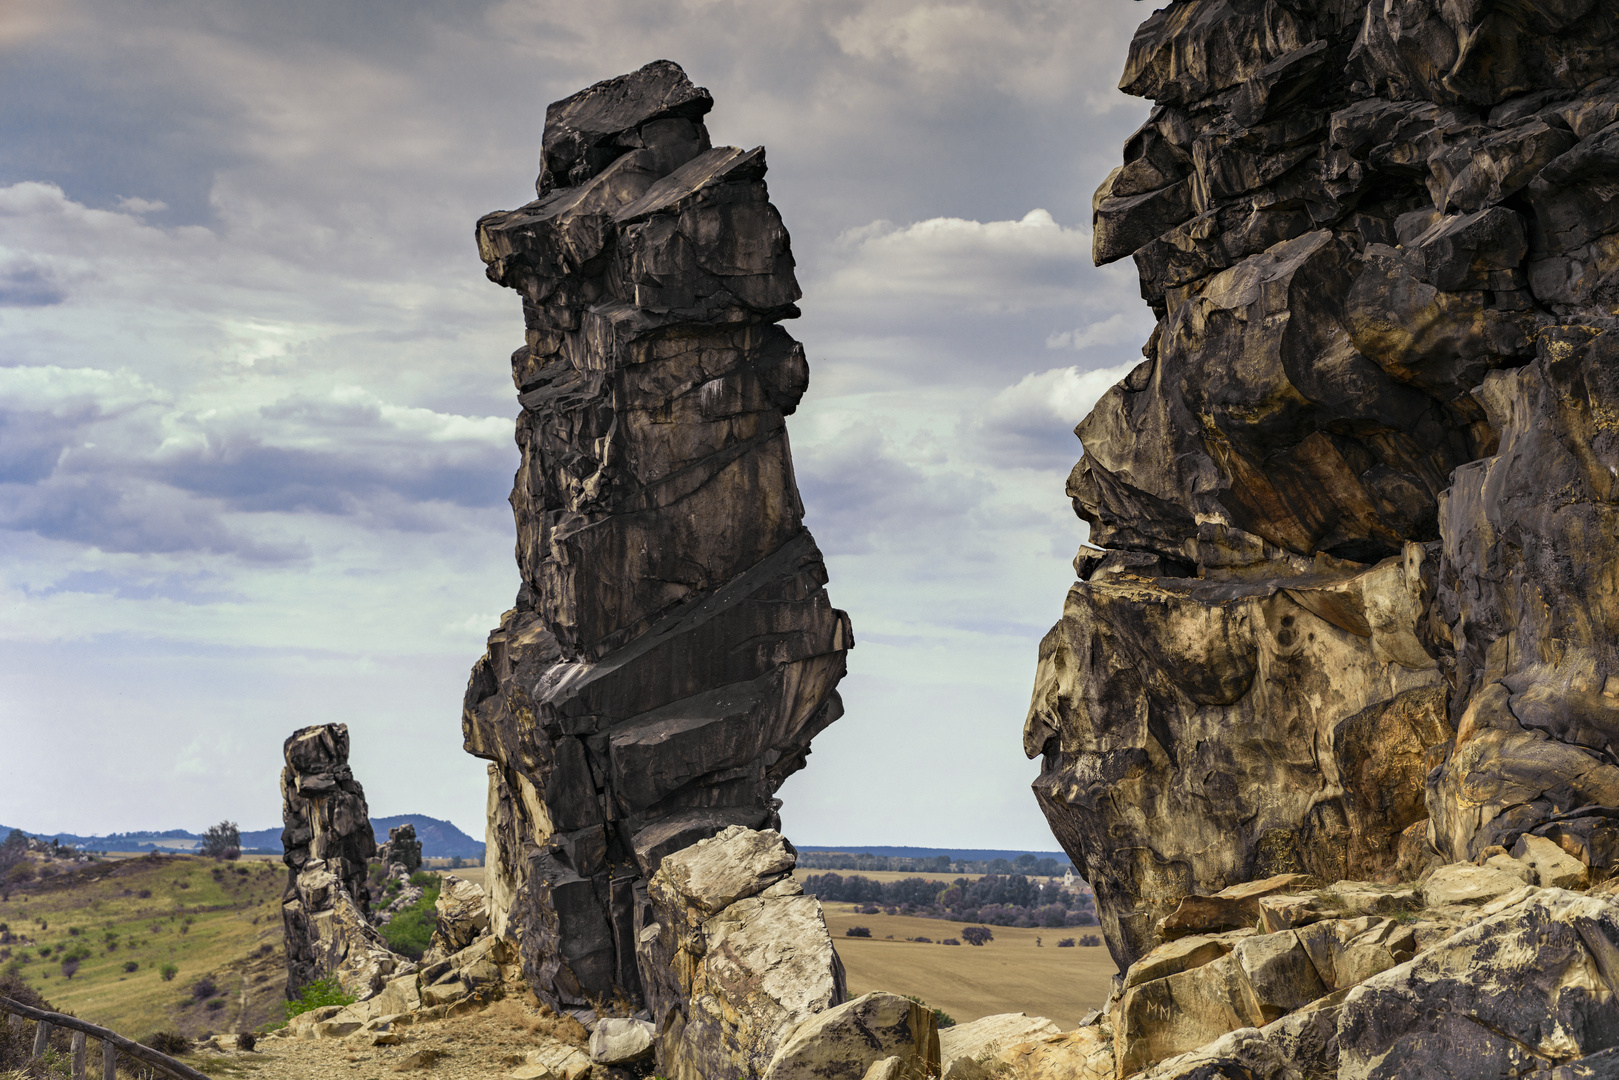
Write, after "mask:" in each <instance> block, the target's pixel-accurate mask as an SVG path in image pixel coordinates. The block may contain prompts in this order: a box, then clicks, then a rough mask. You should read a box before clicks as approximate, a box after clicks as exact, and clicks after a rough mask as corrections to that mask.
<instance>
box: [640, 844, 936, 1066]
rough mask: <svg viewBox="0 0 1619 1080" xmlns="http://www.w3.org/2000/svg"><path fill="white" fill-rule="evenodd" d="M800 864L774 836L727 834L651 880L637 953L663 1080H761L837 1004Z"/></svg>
mask: <svg viewBox="0 0 1619 1080" xmlns="http://www.w3.org/2000/svg"><path fill="white" fill-rule="evenodd" d="M797 861H798V859H797V853H796V852H795V851H794V850H793V847H792V845H791V844H789V843H787V841H786V840H784V839H782V837H781V834H780V833H777V832H775V831H773V830H765V831H763V832H756V831H754V830H752V829H747V828H744V827H742V826H740V825H734V826H732V827H730V828H728V829H726V830H725V831H724V832H722V833H720V834H719V835H717V836H714V837H711V838H709V839H707V840H700V841H698V842H697V843H696V844H693V845H692V846H691V847H688V848H685V849H683V850H681V851H678V852H675V853H673V854H671V855H669V856H667V857H665V858H664V860H663V862H662V863H661V865H660V866H659V867H658V871H657V873H655V874H654V875H653V877H652V880H651V883H650V887H649V889H648V893H649V899H650V902H651V909H652V916H653V918H652V920H651V921H649V922H648V923H647V924H646V926H645V927H644V928H643V929H642V930H641V933H640V935H639V938H638V946H639V947H638V954H639V959H640V964H641V977H642V980H643V985H644V986H645V988H646V997H647V1006H648V1008H649V1009H650V1011H651V1015H652V1022H653V1025H654V1029H655V1031H656V1033H657V1040H658V1068H659V1073H660V1074H661V1075H663V1076H667V1077H668V1078H669V1080H704V1078H705V1077H710V1076H731V1077H744V1078H753V1077H761V1076H765V1075H766V1074H767V1070H769V1069H770V1068H771V1066H772V1062H773V1060H774V1059H775V1057H776V1055H777V1052H778V1051H779V1050H780V1049H781V1048H782V1046H783V1045H784V1042H785V1041H786V1040H787V1039H788V1037H789V1035H790V1034H791V1033H792V1032H793V1031H794V1030H795V1029H796V1026H798V1025H802V1024H804V1023H805V1022H808V1021H810V1020H812V1019H813V1018H815V1017H816V1016H817V1015H818V1014H821V1013H824V1012H825V1011H826V1010H828V1009H832V1008H834V1007H836V1006H839V1005H841V1004H843V1001H844V998H845V997H846V996H847V989H846V987H845V983H844V974H843V963H842V961H840V960H839V959H838V954H837V950H836V949H834V948H833V946H832V939H831V937H829V936H828V934H827V929H826V920H825V918H824V917H823V916H822V914H821V903H820V901H819V900H817V899H815V898H814V897H813V896H806V895H804V890H803V888H802V887H801V886H800V885H798V884H797V883H796V882H794V881H793V879H792V873H793V867H794V866H795V865H797ZM879 1056H884V1055H879ZM936 1059H937V1053H935V1060H936ZM873 1060H875V1059H873ZM866 1064H868V1065H869V1064H870V1062H869V1061H868V1062H867V1063H866ZM864 1071H865V1070H864V1067H862V1068H861V1069H860V1071H859V1072H858V1073H855V1074H854V1075H860V1074H863V1073H864Z"/></svg>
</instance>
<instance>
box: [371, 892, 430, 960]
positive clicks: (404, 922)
mask: <svg viewBox="0 0 1619 1080" xmlns="http://www.w3.org/2000/svg"><path fill="white" fill-rule="evenodd" d="M417 876H422V877H426V878H427V879H428V884H427V885H426V886H424V887H423V891H422V895H421V896H420V897H418V898H417V900H416V902H415V903H414V904H411V905H410V906H409V907H407V908H405V910H403V911H401V912H399V913H398V914H396V915H395V916H394V917H393V918H391V919H389V920H388V921H387V922H385V923H383V924H382V925H381V926H380V927H378V928H377V932H378V933H380V934H381V935H382V940H384V941H386V942H387V943H388V948H390V949H392V950H393V951H394V952H396V953H399V954H401V955H403V956H408V957H410V958H411V959H412V960H420V959H421V958H422V953H424V952H426V951H427V945H428V943H429V942H430V941H432V940H433V928H434V926H436V925H437V924H438V914H437V912H435V911H434V905H435V904H437V903H438V893H439V890H438V878H437V877H435V876H433V875H432V874H422V875H418V874H412V875H411V879H412V880H415V878H416V877H417Z"/></svg>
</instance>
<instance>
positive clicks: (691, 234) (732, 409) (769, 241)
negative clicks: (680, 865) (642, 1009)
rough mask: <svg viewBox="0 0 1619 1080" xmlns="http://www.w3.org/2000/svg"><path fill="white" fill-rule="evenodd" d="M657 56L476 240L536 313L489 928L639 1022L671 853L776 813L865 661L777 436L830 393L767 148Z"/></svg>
mask: <svg viewBox="0 0 1619 1080" xmlns="http://www.w3.org/2000/svg"><path fill="white" fill-rule="evenodd" d="M712 105H713V101H712V98H711V97H710V96H709V94H708V92H707V91H706V90H703V89H701V88H700V87H696V86H693V85H692V84H691V82H690V81H689V80H687V78H686V76H685V73H684V72H682V71H681V69H680V68H679V67H678V66H676V65H675V64H672V63H669V62H667V61H659V62H657V63H653V64H649V65H647V66H646V67H644V68H642V69H641V70H640V71H637V72H634V73H633V74H630V75H626V76H622V77H620V78H617V79H611V80H608V81H606V82H603V83H598V84H597V85H595V86H592V87H590V88H589V89H587V90H584V91H581V92H580V93H578V94H575V95H573V96H572V97H569V98H566V99H564V100H563V101H559V102H557V103H556V104H554V105H552V106H551V107H550V108H549V109H548V110H547V111H546V125H545V134H544V137H543V140H542V149H541V169H540V176H539V181H538V184H537V188H538V193H539V196H540V197H539V199H538V200H537V201H535V202H532V203H529V204H528V205H526V206H524V207H522V208H520V209H518V210H512V211H506V212H499V213H493V214H489V215H487V216H485V217H484V218H483V219H482V220H480V221H479V223H478V246H479V252H480V254H481V255H482V257H483V259H484V261H485V262H486V263H487V264H488V274H489V277H490V278H491V280H493V281H495V282H497V283H499V284H501V285H505V286H507V287H508V288H511V289H514V290H516V291H517V292H519V293H520V294H521V295H522V301H523V304H522V306H523V318H524V324H525V326H526V328H527V341H526V344H525V345H524V346H523V347H522V348H520V349H518V350H517V352H516V353H514V354H513V356H512V375H513V379H514V381H515V382H516V384H517V389H518V401H519V402H520V403H521V404H522V407H523V411H522V414H521V416H520V417H519V419H518V422H517V442H518V446H519V447H520V448H521V450H522V465H521V467H520V469H519V471H518V473H517V478H516V483H515V486H514V488H513V491H512V499H511V501H512V508H513V511H514V513H515V515H516V521H517V561H518V565H519V568H520V570H521V573H522V580H523V584H522V588H521V590H520V591H519V593H518V597H517V603H516V606H515V607H514V608H513V609H512V610H511V611H509V612H507V613H506V614H505V616H503V618H502V619H501V625H500V628H499V629H497V630H496V631H495V632H494V633H492V634H491V635H490V638H489V649H488V652H487V653H486V654H485V656H484V657H483V659H482V660H480V661H479V662H478V664H477V665H476V667H475V668H474V669H473V673H472V678H471V680H470V683H469V685H468V688H467V696H466V704H465V710H464V714H463V730H464V733H465V737H466V748H467V750H468V752H470V753H472V754H475V755H477V756H479V757H483V758H486V759H488V760H489V762H490V763H491V764H490V767H489V783H490V793H489V830H488V856H487V866H488V873H487V883H488V888H489V894H490V918H491V924H492V927H493V931H494V933H495V935H496V936H497V937H499V938H500V939H501V940H502V941H506V942H511V943H515V944H518V945H519V948H520V951H521V956H522V964H523V969H524V972H525V974H526V977H527V979H528V982H529V985H530V986H531V987H532V988H533V989H534V991H535V992H536V993H537V994H538V995H539V996H540V997H541V998H543V999H544V1000H545V1001H546V1002H547V1003H549V1004H550V1005H552V1006H553V1007H557V1008H565V1007H580V1006H589V1007H595V1006H600V1007H602V1008H604V1009H607V1008H623V1007H631V1008H633V1007H634V1006H636V1005H637V1004H638V1003H639V1002H640V1001H641V1000H642V988H641V975H640V973H638V971H637V968H636V949H635V942H636V935H637V933H638V932H639V931H640V930H641V928H642V927H643V926H644V925H645V922H646V915H645V908H646V901H645V899H644V897H645V882H646V879H647V878H649V877H650V876H651V875H652V874H653V873H655V872H656V871H657V869H658V866H659V864H660V862H661V860H662V859H663V857H664V856H666V855H668V854H669V853H670V852H673V851H677V850H679V849H681V848H685V847H687V846H689V845H691V844H692V843H694V842H696V841H698V840H701V839H703V838H705V837H708V836H712V835H714V834H715V833H718V832H720V831H721V830H723V829H725V828H727V827H728V826H732V825H743V826H747V827H749V828H772V827H775V826H776V825H777V824H778V819H777V815H776V809H777V805H778V804H777V803H776V802H775V800H774V798H773V796H774V793H775V791H776V789H777V788H778V787H779V786H780V785H781V783H782V781H783V780H785V779H786V777H787V776H788V775H790V774H791V773H792V772H794V771H795V770H797V769H798V768H800V767H802V765H803V763H804V758H805V755H806V754H807V753H808V752H809V743H810V739H811V738H812V737H813V736H814V735H815V734H816V733H818V732H819V731H821V730H822V729H823V728H825V727H826V726H827V725H828V724H830V723H831V722H832V721H833V720H835V719H837V717H838V716H839V715H840V713H841V704H840V702H839V699H838V696H837V693H836V691H835V689H834V687H835V686H836V684H837V682H838V680H839V679H840V678H841V677H842V675H843V673H844V668H845V665H844V653H845V652H846V650H848V649H849V648H850V647H851V646H852V645H853V637H852V634H851V632H850V627H849V622H848V618H847V616H845V615H844V614H843V613H842V612H840V611H837V610H835V609H833V608H832V607H831V605H830V603H829V602H828V600H827V596H826V592H825V589H824V588H823V586H824V584H825V582H826V570H825V567H824V565H823V563H822V561H821V556H820V553H819V551H818V550H817V549H816V547H815V543H814V541H813V539H811V537H810V535H809V533H808V532H807V531H806V530H805V529H804V527H803V524H802V516H803V508H802V506H801V504H800V501H799V497H798V492H797V488H796V485H795V483H794V480H793V473H792V461H791V456H790V454H789V451H788V445H787V432H786V427H785V424H784V421H783V417H784V416H786V415H788V414H790V413H791V412H792V411H793V409H794V407H795V406H796V405H797V403H798V400H799V398H800V397H801V396H802V394H803V393H804V390H805V388H806V386H807V383H808V367H807V365H806V363H805V360H804V352H803V349H802V347H801V346H800V345H799V344H798V343H797V342H795V341H794V340H793V339H792V338H791V337H790V336H789V335H788V334H787V333H786V332H785V331H784V330H782V329H781V328H780V327H779V326H777V325H776V324H777V322H778V321H779V320H781V319H785V318H791V317H793V316H795V315H796V314H797V308H796V307H794V301H796V300H797V299H798V296H799V290H798V286H797V283H796V281H795V280H794V277H793V259H792V255H791V252H790V251H789V249H788V237H787V231H786V229H785V228H784V227H783V226H782V223H781V219H780V216H779V215H778V214H777V212H776V209H775V207H773V206H772V205H771V204H770V202H769V198H768V193H767V191H766V188H765V184H764V174H765V158H764V150H763V149H762V148H761V149H755V150H750V151H743V150H739V149H737V148H735V147H711V146H710V144H709V139H708V134H707V131H706V129H705V128H704V126H703V122H702V118H703V116H704V115H705V114H707V112H708V111H709V109H710V108H711V107H712Z"/></svg>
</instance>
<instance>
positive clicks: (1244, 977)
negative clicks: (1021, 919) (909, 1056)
mask: <svg viewBox="0 0 1619 1080" xmlns="http://www.w3.org/2000/svg"><path fill="white" fill-rule="evenodd" d="M1584 884H1585V871H1584V868H1583V867H1582V866H1581V864H1580V863H1579V862H1578V860H1575V859H1573V858H1572V857H1570V856H1569V855H1568V854H1567V853H1565V852H1563V851H1562V850H1561V849H1560V848H1558V847H1557V846H1556V845H1554V844H1552V843H1551V842H1550V841H1547V840H1544V839H1541V838H1539V837H1528V838H1526V842H1525V843H1524V844H1523V845H1522V846H1521V847H1520V850H1519V853H1518V854H1517V855H1510V854H1507V853H1505V852H1501V851H1492V852H1491V853H1490V854H1489V855H1488V856H1486V857H1485V858H1481V859H1480V860H1479V861H1478V863H1476V864H1475V863H1453V864H1447V865H1445V866H1442V867H1438V868H1435V869H1434V870H1433V871H1432V872H1431V873H1430V874H1429V875H1428V876H1427V877H1426V879H1425V880H1424V881H1423V882H1422V883H1421V884H1420V885H1419V886H1416V887H1412V886H1410V885H1378V884H1374V883H1369V882H1355V881H1340V882H1337V883H1335V884H1333V885H1332V886H1330V887H1324V886H1321V885H1320V884H1319V883H1317V882H1316V881H1315V880H1314V879H1312V878H1309V877H1307V876H1304V875H1299V874H1282V875H1277V876H1275V877H1273V878H1270V879H1266V880H1262V881H1254V882H1245V883H1242V884H1239V885H1236V886H1232V887H1229V888H1227V889H1223V890H1221V891H1220V892H1218V893H1215V894H1212V895H1207V896H1200V895H1192V896H1188V897H1186V898H1184V899H1183V900H1182V901H1181V902H1180V903H1179V904H1178V905H1177V906H1176V908H1175V910H1174V911H1172V912H1171V913H1170V914H1169V915H1168V916H1165V918H1164V919H1162V920H1160V924H1159V927H1158V930H1159V933H1160V935H1161V936H1162V937H1164V938H1165V939H1166V940H1165V941H1164V943H1163V944H1161V945H1159V946H1157V947H1156V948H1154V949H1153V950H1152V951H1150V952H1148V953H1147V954H1146V955H1145V956H1143V957H1142V958H1141V959H1139V960H1137V961H1136V962H1135V963H1134V964H1132V965H1131V966H1130V967H1129V969H1128V970H1127V971H1126V973H1125V975H1124V976H1123V978H1122V979H1121V980H1120V989H1119V991H1118V992H1117V993H1116V994H1115V995H1114V997H1113V998H1112V999H1110V1001H1109V1002H1108V1004H1107V1006H1106V1008H1105V1009H1104V1010H1102V1011H1099V1012H1096V1013H1093V1014H1092V1015H1091V1016H1090V1017H1089V1018H1088V1020H1087V1023H1086V1024H1085V1025H1084V1026H1082V1027H1081V1028H1080V1029H1078V1030H1077V1031H1072V1032H1057V1031H1056V1030H1055V1027H1054V1025H1051V1024H1050V1022H1049V1021H1044V1020H1042V1019H1041V1018H1038V1017H1036V1018H1029V1017H1023V1016H1021V1015H1018V1016H1006V1017H987V1018H985V1019H983V1020H979V1021H975V1022H974V1023H972V1024H964V1025H961V1026H960V1030H959V1031H956V1030H954V1029H952V1031H950V1032H948V1033H946V1035H945V1037H944V1040H943V1066H944V1068H943V1080H987V1078H989V1077H992V1076H994V1077H1001V1078H1004V1080H1047V1078H1051V1080H1056V1078H1058V1077H1063V1078H1070V1080H1103V1078H1106V1080H1122V1078H1125V1077H1132V1076H1134V1077H1140V1078H1142V1080H1208V1078H1213V1077H1247V1078H1254V1080H1327V1078H1349V1077H1354V1078H1357V1080H1358V1078H1370V1077H1378V1078H1395V1077H1419V1076H1420V1077H1450V1078H1455V1080H1463V1078H1476V1077H1509V1076H1522V1075H1529V1074H1533V1075H1536V1076H1545V1077H1548V1080H1573V1078H1576V1077H1606V1076H1612V1075H1615V1074H1616V1072H1619V1049H1616V1046H1619V1024H1616V1021H1615V1016H1616V1013H1615V991H1616V989H1619V880H1612V881H1610V882H1609V883H1607V884H1605V885H1602V886H1598V887H1596V888H1593V889H1590V890H1584V891H1582V890H1583V887H1584Z"/></svg>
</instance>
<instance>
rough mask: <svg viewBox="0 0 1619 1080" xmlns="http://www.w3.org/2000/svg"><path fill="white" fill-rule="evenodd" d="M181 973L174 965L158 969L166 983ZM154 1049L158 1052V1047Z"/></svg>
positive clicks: (165, 965) (166, 965)
mask: <svg viewBox="0 0 1619 1080" xmlns="http://www.w3.org/2000/svg"><path fill="white" fill-rule="evenodd" d="M179 973H180V969H179V968H177V967H175V966H174V965H173V964H164V965H163V966H162V967H161V968H159V969H158V974H159V975H162V976H163V981H164V982H172V981H173V979H174V977H175V976H176V975H178V974H179ZM152 1049H154V1050H156V1049H157V1047H155V1046H154V1047H152Z"/></svg>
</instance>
